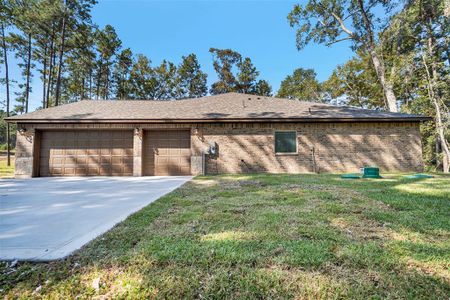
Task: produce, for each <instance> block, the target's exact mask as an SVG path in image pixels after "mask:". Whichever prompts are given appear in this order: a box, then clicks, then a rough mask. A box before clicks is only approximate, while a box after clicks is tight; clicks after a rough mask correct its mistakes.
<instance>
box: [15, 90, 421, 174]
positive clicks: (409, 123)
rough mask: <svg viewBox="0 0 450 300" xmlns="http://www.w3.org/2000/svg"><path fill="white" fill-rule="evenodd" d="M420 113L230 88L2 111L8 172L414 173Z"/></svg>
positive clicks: (417, 163) (418, 164)
mask: <svg viewBox="0 0 450 300" xmlns="http://www.w3.org/2000/svg"><path fill="white" fill-rule="evenodd" d="M427 119H428V118H426V117H422V116H417V115H408V114H402V113H390V112H383V111H375V110H366V109H359V108H353V107H341V106H332V105H327V104H322V103H312V102H302V101H295V100H288V99H279V98H272V97H261V96H254V95H246V94H238V93H229V94H223V95H217V96H209V97H203V98H198V99H186V100H179V101H138V100H130V101H111V100H84V101H80V102H76V103H71V104H67V105H62V106H58V107H52V108H48V109H43V110H39V111H35V112H32V113H28V114H24V115H20V116H14V117H10V118H8V122H16V123H17V128H18V132H17V145H16V169H15V170H16V171H15V172H16V174H15V175H16V177H34V176H84V175H115V176H121V175H122V176H128V175H134V176H144V175H187V174H192V175H196V174H201V173H206V174H216V173H248V172H271V173H308V172H316V173H320V172H354V171H358V170H359V168H361V167H363V166H378V167H380V168H381V170H382V171H421V170H422V169H423V162H422V145H421V140H420V133H419V124H420V122H421V121H425V120H427Z"/></svg>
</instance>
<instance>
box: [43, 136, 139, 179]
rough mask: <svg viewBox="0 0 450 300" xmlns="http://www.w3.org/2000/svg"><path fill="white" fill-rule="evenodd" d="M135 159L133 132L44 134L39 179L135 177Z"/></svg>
mask: <svg viewBox="0 0 450 300" xmlns="http://www.w3.org/2000/svg"><path fill="white" fill-rule="evenodd" d="M128 154H129V155H128ZM130 156H131V159H130ZM132 157H133V134H132V131H126V130H120V131H112V130H109V131H108V130H103V131H101V130H80V131H44V132H42V139H41V151H40V175H41V176H97V175H105V176H108V175H117V176H120V175H122V176H124V175H127V176H128V175H132V173H133V160H132ZM113 158H114V161H113ZM113 164H115V165H116V166H114V167H113Z"/></svg>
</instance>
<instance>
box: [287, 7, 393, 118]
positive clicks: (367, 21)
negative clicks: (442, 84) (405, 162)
mask: <svg viewBox="0 0 450 300" xmlns="http://www.w3.org/2000/svg"><path fill="white" fill-rule="evenodd" d="M400 4H401V2H400V1H392V0H388V1H384V0H318V1H316V0H309V1H308V2H307V3H306V4H305V5H295V6H294V8H293V10H292V11H291V12H290V14H289V15H288V19H289V21H290V24H291V26H292V27H296V28H297V47H298V49H303V48H304V47H305V46H306V45H307V44H309V43H311V42H315V43H320V44H326V45H328V46H330V45H332V44H334V43H337V42H341V41H346V40H348V41H351V46H352V49H353V50H358V51H361V52H363V53H364V54H367V55H369V56H370V58H371V62H372V66H373V70H374V71H375V74H376V76H377V78H378V82H379V84H380V87H381V88H382V91H383V94H384V99H385V101H386V107H387V108H388V109H389V110H390V111H393V112H396V111H397V110H398V107H397V98H396V95H395V93H394V89H393V83H392V78H390V76H389V73H388V69H387V65H386V62H385V61H384V57H383V55H381V54H380V52H379V51H378V49H377V44H379V43H380V40H379V39H378V37H379V36H380V35H379V34H378V33H381V32H383V31H384V30H385V29H386V28H387V27H388V26H389V20H390V17H392V16H393V15H394V13H395V8H398V7H400ZM376 12H377V13H376ZM377 14H381V15H382V16H383V17H377Z"/></svg>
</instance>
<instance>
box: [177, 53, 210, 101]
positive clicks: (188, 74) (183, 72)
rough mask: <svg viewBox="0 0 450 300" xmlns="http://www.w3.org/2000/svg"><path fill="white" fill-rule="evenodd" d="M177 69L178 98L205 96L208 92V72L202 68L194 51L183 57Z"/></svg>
mask: <svg viewBox="0 0 450 300" xmlns="http://www.w3.org/2000/svg"><path fill="white" fill-rule="evenodd" d="M182 60H183V61H182V62H181V64H180V65H179V66H178V69H177V78H176V86H177V92H176V93H177V95H176V98H177V99H184V98H198V97H203V96H205V95H206V93H207V92H208V87H207V85H206V79H207V77H208V76H207V74H206V73H204V72H203V71H202V70H201V67H200V64H199V62H198V60H197V56H196V55H195V54H194V53H191V54H189V55H188V56H183V57H182Z"/></svg>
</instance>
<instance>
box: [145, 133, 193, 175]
mask: <svg viewBox="0 0 450 300" xmlns="http://www.w3.org/2000/svg"><path fill="white" fill-rule="evenodd" d="M143 173H144V175H190V174H191V135H190V131H189V130H158V131H153V130H152V131H150V130H149V131H146V132H145V133H144V165H143Z"/></svg>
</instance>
